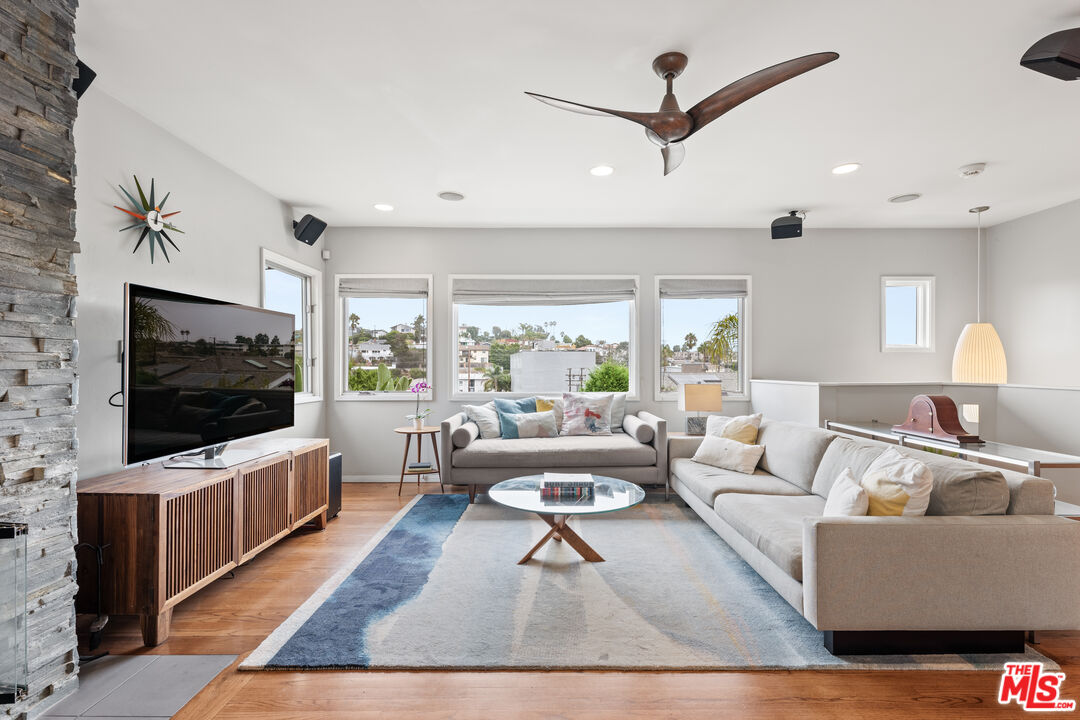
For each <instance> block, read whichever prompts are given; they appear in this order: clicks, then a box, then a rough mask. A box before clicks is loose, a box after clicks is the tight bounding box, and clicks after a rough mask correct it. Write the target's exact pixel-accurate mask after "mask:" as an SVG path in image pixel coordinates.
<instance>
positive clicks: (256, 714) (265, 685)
mask: <svg viewBox="0 0 1080 720" xmlns="http://www.w3.org/2000/svg"><path fill="white" fill-rule="evenodd" d="M425 489H426V490H427V491H428V492H432V491H433V492H438V485H437V484H432V485H425ZM414 490H415V485H413V486H412V487H411V488H409V487H406V490H405V492H403V493H402V497H400V498H399V497H398V496H397V483H393V484H346V485H345V488H344V492H343V495H344V497H343V509H342V511H341V515H340V516H339V517H338V519H336V520H333V521H331V522H330V524H329V527H328V528H327V529H326V530H325V531H321V532H320V531H316V530H307V529H304V530H300V531H298V532H297V533H296V534H294V535H293V536H292V537H290V538H286V539H285V540H283V541H282V542H280V543H278V544H277V545H275V546H274V547H272V548H270V549H268V550H267V551H266V552H264V553H263V554H262V555H261V556H259V557H258V558H257V559H255V560H254V561H253V562H252V563H250V564H249V565H246V566H244V567H241V568H239V569H238V570H237V572H236V577H235V578H234V579H227V578H222V579H220V580H218V581H216V582H215V583H214V584H212V585H210V586H209V587H207V588H206V589H204V590H203V591H201V592H199V593H198V594H196V595H194V596H193V597H191V598H189V599H187V600H185V601H184V602H182V603H181V604H180V605H178V606H177V607H176V609H175V612H174V613H173V625H172V635H171V636H170V638H169V640H168V641H167V642H165V643H164V644H162V645H160V646H158V647H156V648H144V647H142V644H141V639H140V636H139V626H138V622H137V620H136V619H135V618H126V617H124V618H120V617H114V618H112V619H111V620H110V624H109V627H108V629H107V631H106V637H105V642H104V643H103V644H102V648H101V649H107V650H109V651H111V652H113V653H134V654H139V653H164V654H188V653H191V654H195V653H204V654H205V653H228V654H234V653H235V654H239V655H241V657H242V656H243V655H244V654H246V653H248V652H249V651H251V650H253V649H254V648H255V647H256V646H257V645H258V644H259V643H260V642H262V640H263V639H264V638H265V637H266V636H267V635H269V634H270V632H271V631H273V630H274V628H276V627H277V626H278V625H279V624H280V623H281V622H282V621H283V620H284V619H285V618H286V617H287V616H288V615H289V614H290V613H291V612H292V611H293V610H294V609H295V608H296V607H297V606H299V605H300V604H301V603H302V602H303V601H304V600H306V599H307V597H308V596H309V595H310V594H311V593H312V592H313V591H314V590H315V589H316V588H318V587H319V585H320V584H322V582H323V581H324V580H325V579H326V578H327V577H328V576H329V575H331V574H332V573H333V571H334V570H335V569H337V568H338V567H339V566H340V565H341V564H342V563H344V562H345V560H346V559H347V558H349V557H350V556H351V555H352V554H353V553H355V552H356V551H357V550H358V549H359V548H360V547H362V546H363V544H364V543H365V542H366V541H367V539H368V538H369V537H370V536H371V535H373V534H374V533H375V532H376V531H377V530H378V529H379V528H380V527H382V526H383V525H384V524H385V523H386V522H387V521H388V520H389V519H390V518H391V517H392V516H393V515H394V513H396V512H397V511H398V510H399V509H400V508H401V507H402V506H403V505H405V503H407V502H408V501H409V500H411V499H412V497H413V493H414ZM1040 650H1041V651H1042V652H1043V653H1045V654H1047V655H1049V656H1051V657H1053V658H1054V659H1055V660H1057V661H1058V662H1059V663H1061V665H1062V666H1063V667H1064V670H1065V672H1066V674H1067V678H1066V681H1065V688H1064V691H1063V692H1062V697H1063V698H1073V699H1080V633H1045V634H1044V635H1043V638H1042V644H1041V645H1040ZM998 682H999V676H998V675H997V674H996V673H975V672H952V673H950V672H909V671H905V672H865V673H863V672H860V673H852V672H810V671H798V672H791V671H781V672H716V673H649V672H643V673H625V672H486V673H477V672H467V673H465V672H360V671H350V672H337V671H334V672H329V671H322V672H238V671H237V670H236V669H235V666H234V667H231V668H229V669H227V670H225V671H224V672H223V673H221V675H219V676H218V677H217V678H216V679H215V680H214V681H213V682H212V683H211V684H210V685H209V686H207V687H206V688H205V689H204V690H203V691H202V692H201V693H200V694H199V695H198V696H196V697H195V699H193V700H192V701H191V702H190V703H188V705H187V706H186V707H185V708H184V709H183V710H182V711H181V712H180V713H179V714H178V715H176V718H178V719H179V720H230V719H235V720H241V719H244V720H252V719H256V718H258V719H262V718H266V719H267V720H276V719H279V718H280V720H286V719H288V720H293V719H294V718H305V719H308V718H312V719H323V718H325V719H331V718H333V719H341V720H345V719H346V718H348V719H353V718H358V719H360V718H402V719H405V718H709V719H710V720H713V719H714V718H717V717H738V718H782V717H799V718H851V717H862V718H909V717H910V718H914V717H917V718H998V717H1018V716H1020V715H1022V714H1023V711H1022V710H1020V709H1019V708H1018V707H1017V706H1016V705H1011V706H1007V707H1003V706H1000V705H998V703H997V699H996V694H997V688H998Z"/></svg>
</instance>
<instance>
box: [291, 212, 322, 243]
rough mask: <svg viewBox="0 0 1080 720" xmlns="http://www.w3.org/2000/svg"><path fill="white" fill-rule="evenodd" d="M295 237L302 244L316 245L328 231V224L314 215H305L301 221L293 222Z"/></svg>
mask: <svg viewBox="0 0 1080 720" xmlns="http://www.w3.org/2000/svg"><path fill="white" fill-rule="evenodd" d="M292 226H293V237H295V238H296V239H297V240H299V241H300V242H302V243H306V244H308V245H314V244H315V241H316V240H318V239H319V236H320V235H322V233H323V230H325V229H326V223H324V222H323V221H322V220H320V219H319V218H317V217H315V216H314V215H305V216H304V217H302V218H300V221H299V222H297V221H296V220H294V221H293V224H292Z"/></svg>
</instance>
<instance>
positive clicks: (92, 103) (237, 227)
mask: <svg viewBox="0 0 1080 720" xmlns="http://www.w3.org/2000/svg"><path fill="white" fill-rule="evenodd" d="M214 112H215V111H214V110H213V109H208V111H207V117H208V121H212V115H213V113H214ZM75 148H76V153H77V158H76V159H77V164H78V177H77V181H76V193H75V197H76V201H77V203H78V228H77V239H78V240H79V242H80V243H81V244H82V252H81V253H80V254H79V255H78V256H77V260H76V262H77V264H76V273H77V276H78V278H79V301H78V311H79V316H78V320H77V323H76V327H77V334H78V338H79V412H78V434H79V475H80V476H81V477H84V478H86V477H93V476H95V475H100V474H102V473H106V472H111V471H114V470H118V469H120V467H121V455H120V450H121V448H120V443H121V422H122V418H121V410H120V409H119V408H114V407H110V406H109V405H108V398H109V396H110V395H111V394H112V393H114V392H115V391H117V390H119V389H120V377H121V376H120V369H121V368H120V364H119V362H117V341H118V340H120V339H121V337H122V335H123V283H124V282H127V281H132V282H139V283H142V284H145V285H152V286H156V287H162V288H166V289H169V290H178V291H182V292H189V293H194V294H197V295H206V296H210V297H215V298H220V299H224V300H232V301H235V302H240V303H245V304H248V305H259V304H261V289H260V288H261V274H260V262H261V261H260V248H261V247H267V248H270V249H271V250H274V251H275V252H278V253H281V254H284V255H288V256H290V257H293V258H296V259H297V260H300V261H302V262H304V263H306V264H308V265H312V266H314V267H316V268H321V267H322V264H323V263H322V260H321V259H320V256H319V250H318V249H315V248H309V247H308V246H306V245H303V244H301V243H299V242H297V241H296V240H294V239H293V237H292V233H291V220H292V218H291V217H290V213H289V210H288V208H287V207H285V206H284V205H283V204H282V203H281V202H280V201H278V200H276V199H275V198H273V197H271V196H270V195H269V194H267V193H265V192H263V191H262V190H260V189H259V188H257V187H255V186H254V185H252V184H251V183H249V182H248V181H246V180H244V179H243V178H241V177H240V176H239V175H236V174H235V173H233V172H232V171H230V170H228V169H227V168H225V167H223V166H222V165H219V164H218V163H216V162H215V161H214V160H211V159H210V158H208V157H206V156H205V155H202V154H200V153H199V152H198V151H196V150H195V149H193V148H192V147H190V146H188V145H186V144H184V143H183V142H181V141H180V140H178V139H177V138H175V137H174V136H172V135H170V134H169V133H167V132H166V131H165V130H163V129H162V128H160V127H158V126H157V125H154V124H153V123H151V122H150V121H148V120H146V119H145V118H143V117H142V116H140V115H138V114H136V113H135V112H134V111H132V110H131V109H129V108H127V107H126V106H124V105H122V104H120V103H119V102H117V101H116V100H114V99H112V98H111V97H109V96H108V95H106V94H105V93H104V92H102V91H100V90H99V89H98V88H97V87H94V88H91V89H90V91H89V92H87V94H86V95H85V96H84V97H83V98H82V100H81V101H80V103H79V118H78V120H77V122H76V123H75ZM270 151H272V149H270ZM133 174H135V175H138V176H139V181H140V182H146V183H149V182H150V178H155V179H156V181H157V190H158V192H159V193H161V192H162V191H167V192H172V196H171V197H170V198H169V208H171V209H172V210H180V211H181V214H180V215H177V216H176V218H175V219H174V220H175V224H176V225H177V227H179V228H181V229H182V230H183V231H184V233H185V234H183V235H178V236H175V237H174V239H175V241H176V243H177V245H179V246H180V250H181V252H180V253H176V252H172V248H170V253H169V255H170V258H171V259H172V262H171V263H167V262H165V261H164V260H162V259H161V258H160V256H159V257H158V259H157V260H156V262H155V263H154V264H153V265H151V264H150V259H149V256H148V254H147V252H146V249H147V248H146V243H143V246H142V247H141V248H140V249H139V252H138V253H136V254H134V255H133V254H132V248H133V247H134V242H135V239H136V237H137V235H135V234H134V231H130V230H129V231H127V232H124V233H120V232H117V231H118V230H119V229H120V228H121V227H124V226H125V225H128V224H130V223H126V222H125V221H124V218H125V217H126V216H125V215H123V214H122V213H120V212H119V211H118V210H115V209H114V208H113V207H112V206H113V205H120V206H125V205H126V203H125V202H124V199H123V197H122V196H121V194H120V191H119V190H118V189H117V185H119V184H123V185H124V187H125V188H127V189H128V190H129V191H132V190H133V184H134V183H133V181H132V178H131V176H132V175H133ZM146 189H147V190H148V189H149V188H148V187H147V188H146ZM323 420H324V417H323V403H312V404H307V405H298V406H297V408H296V426H295V427H294V428H292V429H291V430H289V431H284V432H287V433H288V434H292V435H300V436H325V425H324V422H323Z"/></svg>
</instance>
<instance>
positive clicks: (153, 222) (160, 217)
mask: <svg viewBox="0 0 1080 720" xmlns="http://www.w3.org/2000/svg"><path fill="white" fill-rule="evenodd" d="M132 177H133V178H135V189H136V190H137V191H138V193H139V199H138V200H136V199H135V198H134V197H132V195H131V193H129V192H128V191H127V190H125V189H124V186H123V185H121V186H120V191H121V192H122V193H124V195H126V196H127V199H128V200H130V201H131V204H132V206H133V207H134V208H135V209H134V210H128V209H127V208H122V207H120V206H119V205H113V207H114V208H116V209H117V210H119V211H120V212H124V213H127V214H128V215H130V216H131V217H133V218H135V219H136V220H138V222H137V223H134V224H133V225H128V226H127V227H123V228H120V232H124V231H125V230H136V229H138V228H142V232H141V233H139V241H138V242H137V243H135V249H134V250H132V251H131V252H132V254H134V253H136V252H138V251H139V246H140V245H142V244H143V240H145V239H146V238H147V236H149V237H150V262H151V263H153V262H154V248H155V247H158V248H161V254H162V255H164V256H165V262H172V261H171V260H169V253H167V252H166V251H165V242H166V241H168V243H169V244H170V245H172V246H173V249H174V250H176V252H180V248H178V247H176V243H174V242H173V241H172V238H171V237H169V233H167V232H165V231H166V230H169V231H171V232H177V233H183V232H184V231H183V230H181V229H180V228H178V227H176V226H175V225H173V224H172V223H169V222H166V219H167V218H170V217H172V216H173V215H178V214H179V213H180V211H179V210H176V211H174V212H171V213H164V214H163V213H162V212H161V209H162V208H163V207H165V201H166V200H168V199H169V195H170V193H165V197H163V198H161V202H155V199H154V193H155V191H154V179H153V178H150V199H149V200H147V198H146V193H144V192H143V189H142V185H140V184H139V178H138V177H136V176H134V175H132Z"/></svg>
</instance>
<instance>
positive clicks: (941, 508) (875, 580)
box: [669, 419, 1080, 655]
mask: <svg viewBox="0 0 1080 720" xmlns="http://www.w3.org/2000/svg"><path fill="white" fill-rule="evenodd" d="M701 440H702V438H701V437H675V438H671V441H670V444H669V456H670V457H669V462H670V471H671V475H670V481H671V487H672V489H674V490H675V492H676V493H678V495H679V497H681V498H682V499H683V500H684V501H686V503H687V505H689V506H690V507H691V508H693V510H694V511H695V512H697V514H698V515H700V516H701V517H702V518H703V519H704V520H705V521H706V522H707V523H708V524H709V525H710V526H711V527H712V528H713V529H714V530H715V531H716V532H717V534H719V535H720V537H721V538H723V539H724V541H725V542H727V544H728V545H730V546H731V547H732V548H733V549H734V550H735V551H736V552H737V553H738V554H739V555H740V556H742V558H743V559H744V560H745V561H746V562H747V563H748V564H749V565H750V566H751V567H753V568H754V570H755V571H757V573H758V574H759V575H760V576H761V577H762V578H763V579H765V580H766V581H767V582H768V583H769V584H770V585H772V586H773V588H775V589H776V591H777V592H778V593H779V594H780V595H781V596H782V597H783V598H784V599H785V600H787V601H788V602H789V603H790V604H791V605H792V606H793V607H794V608H795V609H796V610H798V611H799V612H800V613H802V615H803V616H804V617H805V618H806V619H807V620H809V621H810V623H811V624H813V626H814V627H816V628H817V629H819V630H823V631H825V645H826V647H827V648H828V649H829V651H830V652H833V653H835V654H837V655H845V654H867V653H875V654H876V653H898V652H902V653H909V652H999V651H1002V652H1004V651H1022V649H1023V646H1024V631H1032V630H1075V629H1080V601H1078V600H1077V598H1078V597H1080V522H1076V521H1073V520H1069V519H1066V518H1062V517H1055V516H1054V515H1053V512H1054V486H1053V483H1051V482H1050V481H1049V480H1046V479H1044V478H1038V477H1033V476H1030V475H1024V474H1022V473H1018V472H1013V471H1009V470H998V469H997V468H992V467H988V466H986V465H977V464H974V463H970V462H966V461H963V460H958V459H954V458H950V457H946V456H943V455H938V454H931V453H927V452H923V451H920V450H915V449H911V448H906V447H897V446H889V445H886V444H884V443H881V442H878V441H873V440H863V439H858V438H850V437H846V436H838V435H836V434H835V433H831V432H827V431H825V430H821V429H819V428H814V427H809V426H805V425H797V424H795V423H788V422H777V421H771V420H768V419H766V420H764V421H763V422H762V425H761V431H760V434H759V436H758V443H759V444H761V445H764V446H765V452H764V454H763V456H762V458H761V462H760V464H759V466H758V469H757V471H756V472H755V474H753V475H745V474H741V473H737V472H732V471H728V470H722V469H720V468H715V467H712V466H709V465H702V464H699V463H695V462H694V461H693V460H691V459H690V458H691V457H692V456H693V454H694V452H695V451H696V450H697V447H698V445H699V444H700V443H701ZM889 447H896V448H897V449H898V450H899V451H900V452H901V453H903V454H904V455H907V456H909V457H914V458H917V459H919V460H921V461H922V462H924V463H926V464H927V465H928V466H929V467H930V470H931V471H932V472H933V475H934V489H933V491H932V493H931V495H930V506H929V509H928V511H927V515H926V516H924V517H823V516H822V513H823V510H824V508H825V499H826V498H827V497H828V493H829V489H830V488H831V487H832V484H833V482H834V481H835V479H836V478H837V476H838V475H839V474H840V473H841V471H843V469H844V468H851V470H852V472H853V474H854V475H855V477H856V478H860V477H862V474H863V473H864V472H865V470H866V468H867V467H868V466H869V465H870V463H871V462H872V461H873V460H874V459H875V458H876V457H877V456H878V455H880V454H881V453H882V452H884V451H885V450H886V449H887V448H889Z"/></svg>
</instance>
